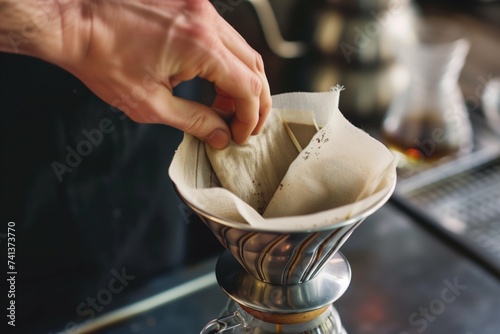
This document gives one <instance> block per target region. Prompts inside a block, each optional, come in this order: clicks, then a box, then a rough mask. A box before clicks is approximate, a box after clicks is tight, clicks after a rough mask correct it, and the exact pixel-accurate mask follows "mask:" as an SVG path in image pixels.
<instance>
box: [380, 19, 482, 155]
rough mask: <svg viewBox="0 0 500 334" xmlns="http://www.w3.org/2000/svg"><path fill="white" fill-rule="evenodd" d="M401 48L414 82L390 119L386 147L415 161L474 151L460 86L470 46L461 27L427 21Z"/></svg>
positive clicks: (400, 55) (420, 23)
mask: <svg viewBox="0 0 500 334" xmlns="http://www.w3.org/2000/svg"><path fill="white" fill-rule="evenodd" d="M396 48H397V57H398V59H399V61H400V62H401V63H402V64H403V65H405V67H406V68H407V70H408V72H409V75H410V82H409V85H408V86H407V89H406V91H405V92H404V93H403V94H401V95H400V96H398V97H396V98H395V99H394V101H393V103H392V105H391V106H390V108H389V110H388V112H387V115H386V117H385V120H384V123H383V127H382V135H383V138H384V140H385V142H386V144H387V145H388V146H389V147H390V148H391V149H393V150H395V151H398V152H400V153H402V154H403V155H404V156H406V157H407V158H409V159H410V160H411V161H435V160H438V159H441V158H443V157H449V156H456V155H459V154H461V153H466V152H468V151H470V150H471V149H472V128H471V124H470V119H469V115H468V113H467V109H466V107H465V102H464V98H463V96H462V93H461V90H460V87H459V86H458V77H459V75H460V71H461V69H462V67H463V64H464V61H465V58H466V56H467V53H468V51H469V43H468V41H467V40H466V39H465V38H464V36H463V33H462V32H461V30H460V29H459V27H458V26H456V25H454V24H452V23H450V22H448V21H447V20H444V19H437V18H426V19H421V20H419V21H418V22H417V24H416V27H415V30H414V34H413V35H412V36H410V38H408V39H407V40H405V41H399V43H398V44H397V45H396Z"/></svg>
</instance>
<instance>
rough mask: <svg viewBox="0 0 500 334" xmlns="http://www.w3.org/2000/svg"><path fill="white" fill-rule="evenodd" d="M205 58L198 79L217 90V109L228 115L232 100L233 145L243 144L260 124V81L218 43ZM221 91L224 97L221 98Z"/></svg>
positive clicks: (261, 85) (261, 84)
mask: <svg viewBox="0 0 500 334" xmlns="http://www.w3.org/2000/svg"><path fill="white" fill-rule="evenodd" d="M206 55H207V57H208V58H207V59H204V65H205V68H204V70H203V71H201V73H200V76H201V77H204V78H205V79H208V80H209V81H212V82H213V83H214V84H215V85H216V87H218V88H219V96H218V98H217V101H216V103H215V104H214V105H215V106H216V107H219V109H223V110H224V111H228V112H230V111H231V110H230V108H231V106H232V104H231V99H232V100H233V101H232V103H234V115H233V118H232V119H231V123H230V128H231V133H232V137H233V140H234V142H236V143H237V144H243V143H245V142H246V141H247V140H248V137H249V136H250V135H251V134H252V132H253V131H254V130H255V128H256V127H257V125H258V123H259V112H260V95H261V93H262V89H263V83H262V80H261V78H260V77H259V76H258V75H257V74H256V73H255V72H253V71H252V70H251V69H250V68H248V67H247V66H246V65H245V64H244V63H243V62H242V61H241V60H240V59H239V58H238V57H236V56H235V55H234V54H233V53H232V52H230V50H228V49H227V48H226V47H225V46H224V45H223V44H222V42H220V41H219V43H218V45H217V46H214V45H213V48H212V49H211V50H210V51H209V52H207V54H206ZM220 91H223V92H225V94H227V95H221V94H220Z"/></svg>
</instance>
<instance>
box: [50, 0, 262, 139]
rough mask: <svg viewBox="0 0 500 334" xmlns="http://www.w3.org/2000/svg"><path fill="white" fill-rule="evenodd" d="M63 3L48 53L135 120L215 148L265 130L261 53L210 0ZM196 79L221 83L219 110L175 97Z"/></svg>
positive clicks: (110, 0)
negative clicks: (179, 86) (176, 91)
mask: <svg viewBox="0 0 500 334" xmlns="http://www.w3.org/2000/svg"><path fill="white" fill-rule="evenodd" d="M58 3H59V4H58V5H59V12H60V13H61V14H60V17H61V19H60V24H61V27H62V29H61V31H60V32H59V35H58V38H60V43H55V44H56V45H57V46H56V47H54V46H51V48H50V50H45V52H46V54H44V55H42V58H44V59H46V60H48V61H51V62H53V63H55V64H57V65H60V66H61V67H63V68H65V69H67V70H68V71H70V72H71V73H73V74H74V75H75V76H77V77H78V78H80V79H81V80H82V81H83V82H84V83H85V84H86V85H87V86H88V87H89V88H90V89H91V90H92V91H93V92H94V93H95V94H96V95H98V96H99V97H100V98H102V99H103V100H104V101H106V102H107V103H109V104H111V105H113V106H115V107H117V108H119V109H121V110H122V111H124V112H125V113H126V114H127V115H128V116H129V117H130V118H131V119H133V120H135V121H137V122H141V123H163V124H167V125H171V126H173V127H176V128H178V129H180V130H182V131H185V132H188V133H191V134H192V135H194V136H196V137H198V138H200V139H203V140H205V141H207V142H208V143H209V144H210V145H212V146H213V147H215V148H223V147H225V146H226V145H227V144H228V143H229V141H230V139H231V138H232V139H233V140H234V141H235V142H236V143H238V144H242V143H244V142H246V141H247V140H248V138H249V136H250V135H255V134H257V133H258V132H259V131H260V130H261V129H262V126H263V124H264V122H265V119H266V117H267V115H268V113H269V110H270V108H271V97H270V92H269V85H268V82H267V78H266V75H265V73H264V65H263V62H262V59H261V57H260V55H259V54H258V53H257V52H256V51H255V50H253V49H252V48H251V47H250V46H249V45H248V44H247V43H246V42H245V40H244V39H243V38H242V37H241V36H240V35H239V34H238V33H237V32H236V31H235V30H234V29H233V28H232V27H231V26H230V25H229V24H228V23H227V22H226V21H225V20H224V19H222V18H221V17H220V15H219V14H218V13H217V11H216V10H215V8H214V7H213V6H212V4H211V3H210V2H209V1H208V0H163V1H160V0H158V1H147V0H123V1H119V0H100V1H97V0H95V1H93V0H81V1H79V2H75V1H68V0H65V1H58ZM195 77H201V78H204V79H207V80H209V81H211V82H213V83H214V84H215V87H216V92H217V96H216V98H215V101H214V103H213V105H212V108H213V109H212V108H210V107H208V106H204V105H201V104H199V103H195V102H193V101H189V100H185V99H181V98H178V97H175V96H173V94H172V88H173V87H175V86H176V85H177V84H179V83H180V82H182V81H186V80H190V79H193V78H195ZM214 109H215V110H214ZM224 119H229V124H227V122H226V121H225V120H224Z"/></svg>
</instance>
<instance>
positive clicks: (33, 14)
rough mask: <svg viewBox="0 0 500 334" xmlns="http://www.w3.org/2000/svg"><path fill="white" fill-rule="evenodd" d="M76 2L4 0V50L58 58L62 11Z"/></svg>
mask: <svg viewBox="0 0 500 334" xmlns="http://www.w3.org/2000/svg"><path fill="white" fill-rule="evenodd" d="M76 5H77V1H73V0H21V1H20V0H0V17H1V20H0V51H3V52H9V53H18V54H25V55H30V56H34V57H38V58H42V59H45V60H49V61H52V60H54V58H57V57H58V55H57V52H59V51H60V50H61V49H62V45H61V44H62V34H63V31H62V30H63V27H65V22H64V20H65V19H64V18H63V15H62V13H63V12H65V11H68V10H73V9H74V8H75V6H76ZM66 20H67V19H66Z"/></svg>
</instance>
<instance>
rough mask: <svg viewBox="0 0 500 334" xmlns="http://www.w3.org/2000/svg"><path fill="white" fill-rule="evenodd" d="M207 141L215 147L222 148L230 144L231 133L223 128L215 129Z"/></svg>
mask: <svg viewBox="0 0 500 334" xmlns="http://www.w3.org/2000/svg"><path fill="white" fill-rule="evenodd" d="M205 141H206V142H207V143H208V145H210V146H212V147H213V148H215V149H218V150H221V149H223V148H225V147H226V146H227V145H228V144H229V134H228V133H227V132H226V131H224V130H222V129H215V130H214V131H212V133H211V134H209V135H208V137H206V138H205Z"/></svg>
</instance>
